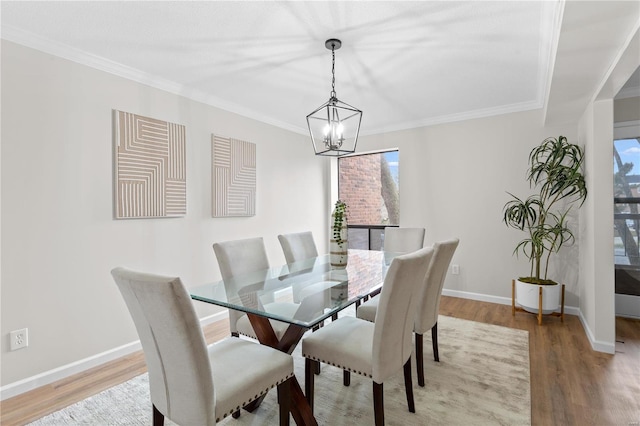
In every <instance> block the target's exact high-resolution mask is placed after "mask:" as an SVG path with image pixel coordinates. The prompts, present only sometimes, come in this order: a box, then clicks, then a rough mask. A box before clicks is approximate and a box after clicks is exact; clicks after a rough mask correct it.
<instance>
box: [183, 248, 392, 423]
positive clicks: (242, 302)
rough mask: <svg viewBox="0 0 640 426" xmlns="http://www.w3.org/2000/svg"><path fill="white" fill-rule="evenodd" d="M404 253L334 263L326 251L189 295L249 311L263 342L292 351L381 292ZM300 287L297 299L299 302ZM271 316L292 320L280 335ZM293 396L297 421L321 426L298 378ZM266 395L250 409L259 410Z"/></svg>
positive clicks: (361, 255) (359, 253)
mask: <svg viewBox="0 0 640 426" xmlns="http://www.w3.org/2000/svg"><path fill="white" fill-rule="evenodd" d="M399 254H400V253H390V252H383V251H374V250H353V249H350V250H348V262H347V265H346V267H344V266H343V267H336V266H332V264H331V254H324V255H320V256H318V257H314V258H310V259H305V260H302V261H299V262H295V263H290V264H287V265H283V266H278V267H271V268H268V269H264V270H259V271H254V272H251V273H247V274H240V275H237V276H233V277H231V278H228V279H225V280H221V281H217V282H213V283H208V284H204V285H199V286H195V287H191V288H190V289H189V293H190V295H191V298H192V299H193V300H197V301H200V302H205V303H210V304H214V305H218V306H222V307H225V308H228V309H234V310H237V311H241V312H244V313H246V314H247V316H248V318H249V321H250V322H251V325H252V327H253V330H254V332H255V334H256V336H257V338H258V341H259V342H260V344H263V345H267V346H270V347H272V348H275V349H278V350H280V351H282V352H286V353H288V354H291V353H292V352H293V350H294V349H295V347H296V345H297V344H298V342H300V340H301V339H302V336H303V335H304V333H305V332H307V331H308V330H310V329H313V328H316V327H319V326H321V325H322V324H323V323H324V321H325V320H327V319H329V318H336V317H337V315H338V313H339V312H340V311H342V310H343V309H345V308H347V307H349V306H351V305H353V304H356V305H359V304H360V302H361V301H362V299H364V298H367V297H369V296H370V295H372V294H375V293H376V292H379V291H380V289H381V287H382V283H383V281H384V277H385V275H386V273H387V270H388V268H389V265H390V264H391V261H392V260H393V258H394V257H395V256H397V255H399ZM294 289H295V291H296V294H297V295H298V296H297V298H296V299H297V302H294V301H293V292H294ZM283 305H286V306H287V309H283ZM271 320H276V321H282V322H285V323H287V324H289V325H288V327H287V329H286V331H285V332H284V334H283V335H281V336H280V338H278V336H277V335H276V333H275V331H274V329H273V327H272V325H271V322H270V321H271ZM291 394H292V404H291V405H292V407H291V414H292V415H293V418H294V420H295V422H296V424H298V425H317V421H316V419H315V418H314V416H313V413H312V410H311V407H310V406H309V404H308V402H307V400H306V398H305V396H304V393H303V391H302V388H301V387H300V383H299V382H298V381H297V379H296V378H295V377H294V378H293V381H292V387H291ZM262 398H264V396H263V397H262ZM262 398H258V399H257V400H255V401H253V402H252V403H251V404H249V405H248V406H246V407H245V410H247V411H253V410H255V409H256V408H257V407H258V406H259V405H260V403H261V402H262Z"/></svg>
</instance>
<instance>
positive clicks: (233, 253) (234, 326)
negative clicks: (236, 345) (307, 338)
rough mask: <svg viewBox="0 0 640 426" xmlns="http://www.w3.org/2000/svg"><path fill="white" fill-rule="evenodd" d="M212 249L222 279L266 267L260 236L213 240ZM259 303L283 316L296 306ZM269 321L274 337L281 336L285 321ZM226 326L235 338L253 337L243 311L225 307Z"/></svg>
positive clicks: (291, 313)
mask: <svg viewBox="0 0 640 426" xmlns="http://www.w3.org/2000/svg"><path fill="white" fill-rule="evenodd" d="M213 251H214V253H215V255H216V259H217V261H218V266H219V267H220V274H221V275H222V279H223V280H227V279H230V278H231V277H233V276H240V275H245V274H250V273H253V272H257V271H262V270H267V269H269V259H268V258H267V251H266V249H265V247H264V241H263V239H262V237H256V238H247V239H242V240H232V241H225V242H219V243H215V244H213ZM256 302H257V301H256ZM260 302H261V303H264V304H265V306H267V307H268V309H269V311H271V312H274V313H281V314H282V315H283V316H285V317H293V316H294V315H295V313H296V311H297V310H298V307H299V305H298V304H294V303H282V302H273V301H272V300H263V301H260ZM270 322H271V326H272V327H273V331H274V332H275V334H276V337H277V338H278V339H281V338H282V336H283V335H284V333H285V332H286V331H287V328H288V327H289V324H287V323H285V322H282V321H275V320H270ZM229 328H230V330H231V335H232V336H236V337H237V336H239V335H240V334H243V335H245V336H248V337H251V338H254V339H257V336H256V333H255V331H254V330H253V327H252V326H251V322H250V321H249V318H248V317H247V315H246V314H245V313H243V312H240V311H236V310H233V309H229Z"/></svg>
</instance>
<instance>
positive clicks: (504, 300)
mask: <svg viewBox="0 0 640 426" xmlns="http://www.w3.org/2000/svg"><path fill="white" fill-rule="evenodd" d="M442 294H443V295H444V296H451V297H459V298H461V299H471V300H477V301H479V302H489V303H498V304H500V305H511V298H510V297H501V296H491V295H488V294H480V293H471V292H468V291H459V290H448V289H446V288H445V289H442ZM564 313H565V314H567V315H580V309H579V308H578V307H576V306H565V307H564Z"/></svg>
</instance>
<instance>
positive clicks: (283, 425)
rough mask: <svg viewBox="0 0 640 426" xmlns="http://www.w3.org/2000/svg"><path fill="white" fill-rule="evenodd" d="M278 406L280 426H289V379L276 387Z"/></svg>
mask: <svg viewBox="0 0 640 426" xmlns="http://www.w3.org/2000/svg"><path fill="white" fill-rule="evenodd" d="M278 405H279V406H280V426H289V417H290V416H289V413H290V412H291V379H288V380H286V381H284V382H283V383H280V384H279V385H278Z"/></svg>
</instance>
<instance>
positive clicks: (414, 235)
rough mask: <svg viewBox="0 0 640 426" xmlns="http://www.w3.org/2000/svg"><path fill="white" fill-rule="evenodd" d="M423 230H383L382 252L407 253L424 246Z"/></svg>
mask: <svg viewBox="0 0 640 426" xmlns="http://www.w3.org/2000/svg"><path fill="white" fill-rule="evenodd" d="M424 233H425V231H424V228H395V227H386V228H384V251H390V252H396V253H409V252H412V251H416V250H420V249H421V248H422V246H423V244H424Z"/></svg>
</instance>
